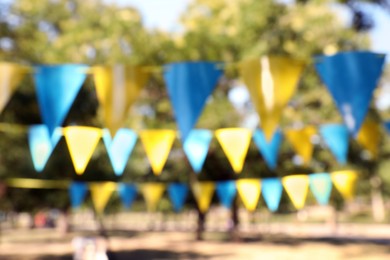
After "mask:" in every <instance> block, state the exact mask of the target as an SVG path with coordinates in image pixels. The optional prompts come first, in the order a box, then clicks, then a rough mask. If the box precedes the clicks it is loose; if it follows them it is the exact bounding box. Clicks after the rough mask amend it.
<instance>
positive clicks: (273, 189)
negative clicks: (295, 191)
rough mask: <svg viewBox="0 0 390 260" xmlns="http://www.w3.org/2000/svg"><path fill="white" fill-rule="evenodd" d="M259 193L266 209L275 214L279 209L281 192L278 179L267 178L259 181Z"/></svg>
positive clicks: (280, 183) (281, 188)
mask: <svg viewBox="0 0 390 260" xmlns="http://www.w3.org/2000/svg"><path fill="white" fill-rule="evenodd" d="M261 192H262V194H263V198H264V201H265V203H266V204H267V207H268V209H269V210H270V211H272V212H275V211H276V210H277V209H278V208H279V203H280V199H281V198H282V192H283V186H282V182H281V181H280V179H279V178H267V179H263V180H261Z"/></svg>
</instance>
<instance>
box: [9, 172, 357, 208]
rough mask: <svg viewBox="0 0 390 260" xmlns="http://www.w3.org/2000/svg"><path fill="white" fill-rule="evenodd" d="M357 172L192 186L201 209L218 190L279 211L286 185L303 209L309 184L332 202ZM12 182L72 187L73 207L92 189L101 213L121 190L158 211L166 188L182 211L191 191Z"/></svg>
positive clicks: (228, 201) (224, 200)
mask: <svg viewBox="0 0 390 260" xmlns="http://www.w3.org/2000/svg"><path fill="white" fill-rule="evenodd" d="M356 179H357V173H356V172H354V171H351V170H344V171H337V172H332V173H314V174H309V175H289V176H286V177H283V178H266V179H238V180H228V181H217V182H212V181H203V182H196V183H194V184H193V185H192V187H191V190H192V192H193V195H194V197H195V200H196V202H197V204H198V208H199V210H200V211H201V212H206V211H207V210H208V208H209V206H210V203H211V200H212V197H213V193H214V190H216V193H217V196H218V198H219V201H220V202H221V204H222V205H223V206H225V207H227V208H230V207H231V205H232V202H233V199H234V198H235V196H236V193H237V192H238V194H239V197H240V198H241V201H242V202H243V204H244V206H245V207H246V208H247V209H248V210H249V211H254V210H255V209H256V207H257V205H258V202H259V198H260V194H262V195H263V198H264V201H265V203H266V205H267V207H268V209H269V210H270V211H272V212H275V211H276V210H277V209H278V207H279V204H280V200H281V197H282V192H283V187H284V189H285V191H286V193H287V194H288V196H289V198H290V199H291V202H292V204H293V205H294V207H295V208H296V209H297V210H299V209H302V208H303V207H304V206H305V202H306V197H307V194H308V191H309V187H310V190H311V192H312V193H313V195H314V197H315V198H316V200H317V202H318V203H319V204H320V205H327V204H328V203H329V199H330V195H331V191H332V183H333V185H334V186H335V187H336V189H337V190H338V191H339V192H340V194H341V195H342V197H343V198H344V199H346V200H351V199H352V198H353V196H354V189H355V183H356ZM6 183H7V184H8V186H10V187H16V188H30V189H31V188H68V191H69V195H70V201H71V205H72V207H73V208H79V207H80V206H81V205H82V203H83V201H84V199H85V197H86V195H87V192H88V188H89V189H90V192H91V198H92V202H93V205H94V207H95V210H96V212H97V213H99V214H101V213H103V212H104V209H105V207H106V205H107V203H108V201H109V200H110V197H111V195H112V193H113V192H115V191H117V192H118V194H119V197H120V198H121V200H122V203H123V205H124V207H125V208H130V206H131V205H132V203H133V201H134V199H135V198H136V196H137V191H138V190H140V191H141V193H142V195H143V197H144V199H145V202H146V206H147V209H148V211H155V210H156V209H157V206H158V202H159V201H160V199H161V197H162V195H163V193H164V191H165V189H167V191H168V195H169V198H170V200H171V202H172V206H173V209H174V210H175V211H176V212H178V211H180V210H181V209H182V208H183V205H184V203H185V201H186V198H187V196H188V192H189V190H190V189H189V186H188V185H187V184H184V183H170V184H164V183H157V182H154V183H144V184H141V185H139V186H138V185H135V184H128V183H115V182H94V183H86V182H71V183H65V182H64V181H62V182H58V181H44V180H37V179H9V180H8V181H7V182H6Z"/></svg>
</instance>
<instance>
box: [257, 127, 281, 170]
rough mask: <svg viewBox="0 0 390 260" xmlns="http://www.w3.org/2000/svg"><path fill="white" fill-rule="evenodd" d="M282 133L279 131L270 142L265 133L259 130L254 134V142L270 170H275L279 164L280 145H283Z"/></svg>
mask: <svg viewBox="0 0 390 260" xmlns="http://www.w3.org/2000/svg"><path fill="white" fill-rule="evenodd" d="M282 139H283V136H282V133H281V131H280V130H277V131H276V132H275V133H274V135H273V137H272V139H271V140H270V141H269V142H268V141H267V139H266V138H265V136H264V133H263V131H261V130H259V129H257V130H256V131H255V132H254V134H253V140H254V141H255V144H256V146H257V148H258V149H259V150H260V153H261V154H262V156H263V158H264V161H265V162H266V164H267V165H268V167H269V168H271V169H273V170H274V169H275V168H276V166H277V163H278V155H279V148H280V144H281V143H282Z"/></svg>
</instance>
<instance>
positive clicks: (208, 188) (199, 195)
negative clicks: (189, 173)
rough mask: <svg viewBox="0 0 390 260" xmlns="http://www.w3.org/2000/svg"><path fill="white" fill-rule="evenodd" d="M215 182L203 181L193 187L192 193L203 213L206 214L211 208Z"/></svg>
mask: <svg viewBox="0 0 390 260" xmlns="http://www.w3.org/2000/svg"><path fill="white" fill-rule="evenodd" d="M214 187H215V184H214V182H211V181H202V182H195V183H194V184H193V185H192V192H193V193H194V197H195V200H196V202H197V203H198V207H199V210H200V211H201V212H203V213H204V212H206V211H207V210H208V209H209V207H210V202H211V198H212V197H213V194H214Z"/></svg>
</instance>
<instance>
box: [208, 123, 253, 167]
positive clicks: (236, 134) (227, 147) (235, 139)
mask: <svg viewBox="0 0 390 260" xmlns="http://www.w3.org/2000/svg"><path fill="white" fill-rule="evenodd" d="M215 136H216V137H217V140H218V142H219V143H220V144H221V147H222V150H223V151H224V152H225V154H226V157H227V158H228V160H229V162H230V164H231V166H232V168H233V170H234V172H235V173H240V172H241V171H242V168H243V166H244V162H245V157H246V154H247V153H248V149H249V145H250V142H251V137H252V132H251V130H249V129H245V128H224V129H218V130H216V131H215Z"/></svg>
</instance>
